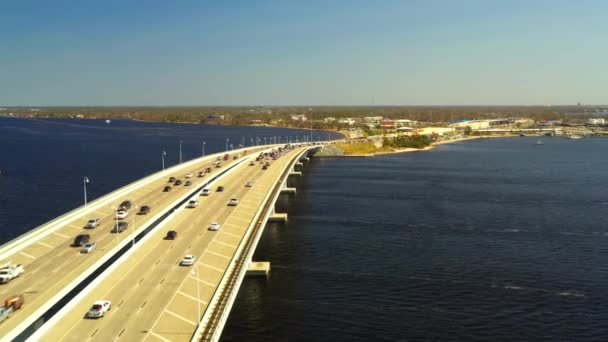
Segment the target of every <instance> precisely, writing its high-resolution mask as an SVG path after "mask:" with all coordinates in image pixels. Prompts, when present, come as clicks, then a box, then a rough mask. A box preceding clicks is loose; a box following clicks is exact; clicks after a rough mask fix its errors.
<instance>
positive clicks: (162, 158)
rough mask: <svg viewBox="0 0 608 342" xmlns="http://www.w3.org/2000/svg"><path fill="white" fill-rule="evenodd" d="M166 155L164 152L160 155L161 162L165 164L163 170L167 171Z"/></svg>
mask: <svg viewBox="0 0 608 342" xmlns="http://www.w3.org/2000/svg"><path fill="white" fill-rule="evenodd" d="M166 155H167V152H166V151H163V152H162V153H161V154H160V159H161V160H162V162H163V170H165V156H166Z"/></svg>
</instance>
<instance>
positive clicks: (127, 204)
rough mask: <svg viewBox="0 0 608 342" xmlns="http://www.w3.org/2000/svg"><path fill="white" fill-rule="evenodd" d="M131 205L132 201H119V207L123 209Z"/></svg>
mask: <svg viewBox="0 0 608 342" xmlns="http://www.w3.org/2000/svg"><path fill="white" fill-rule="evenodd" d="M132 205H133V203H131V201H128V200H127V201H122V203H120V206H119V207H120V208H121V209H125V210H129V209H131V206H132Z"/></svg>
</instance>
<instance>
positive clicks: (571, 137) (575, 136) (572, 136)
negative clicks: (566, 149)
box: [568, 134, 582, 139]
mask: <svg viewBox="0 0 608 342" xmlns="http://www.w3.org/2000/svg"><path fill="white" fill-rule="evenodd" d="M568 138H570V139H580V138H582V137H581V136H580V135H576V134H572V135H570V136H568Z"/></svg>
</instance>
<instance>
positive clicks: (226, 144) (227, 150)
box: [226, 138, 230, 151]
mask: <svg viewBox="0 0 608 342" xmlns="http://www.w3.org/2000/svg"><path fill="white" fill-rule="evenodd" d="M228 141H230V139H228V138H226V151H228Z"/></svg>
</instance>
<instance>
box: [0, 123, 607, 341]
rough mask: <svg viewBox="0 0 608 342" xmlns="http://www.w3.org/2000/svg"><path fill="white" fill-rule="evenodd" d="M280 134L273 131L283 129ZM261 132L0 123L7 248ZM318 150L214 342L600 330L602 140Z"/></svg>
mask: <svg viewBox="0 0 608 342" xmlns="http://www.w3.org/2000/svg"><path fill="white" fill-rule="evenodd" d="M279 132H280V133H279ZM277 134H281V135H296V134H299V135H301V134H308V132H307V131H299V132H297V133H295V132H294V131H290V130H275V129H272V128H255V127H225V126H201V125H175V124H161V123H142V122H133V121H113V122H112V124H111V125H109V126H108V125H106V124H105V123H104V122H103V121H95V120H44V121H33V120H23V119H8V118H6V119H5V118H0V148H1V151H2V154H1V155H0V170H2V175H0V234H1V236H0V238H1V239H2V241H6V240H8V239H10V238H12V237H14V236H16V235H19V234H21V233H22V232H24V231H27V230H28V229H31V228H33V227H35V226H37V225H39V224H41V223H43V222H45V221H47V220H49V219H52V218H54V217H56V216H58V215H60V214H62V213H64V212H66V211H68V210H71V209H73V208H75V207H77V206H79V205H81V204H82V176H88V177H89V178H90V179H91V183H89V198H90V199H93V198H95V197H98V196H101V195H103V194H105V193H108V192H110V191H112V190H114V189H116V188H117V187H119V186H122V185H124V184H127V183H129V182H131V181H134V180H136V179H139V178H141V177H143V176H145V175H147V174H149V173H151V172H154V171H156V170H159V169H160V167H161V165H160V164H161V160H160V153H161V151H162V150H165V151H167V152H168V156H167V160H166V161H167V165H173V164H175V163H176V162H177V160H178V149H179V140H183V159H184V160H188V159H191V158H194V157H196V156H198V155H200V152H201V151H200V142H201V141H202V139H203V138H204V139H205V140H206V141H207V145H206V152H207V153H211V152H214V151H221V150H223V149H224V148H225V139H226V137H228V138H229V139H230V140H231V141H233V140H234V141H238V140H239V139H240V137H241V136H245V137H246V138H247V137H255V136H256V135H258V136H267V137H268V136H273V135H277ZM536 140H538V138H532V137H530V138H528V137H525V138H509V139H490V140H476V141H468V142H462V143H456V144H451V145H443V146H439V147H438V148H436V149H434V150H430V151H425V152H419V153H407V154H401V155H390V156H383V157H374V158H336V159H320V158H313V159H312V162H311V163H310V164H309V165H308V166H307V167H306V168H305V170H304V176H303V177H302V178H301V179H300V180H294V184H292V185H295V186H297V187H298V193H297V195H296V196H295V197H282V198H281V200H280V202H279V203H278V205H277V207H278V211H279V212H288V213H289V222H288V223H287V224H285V225H282V224H271V225H269V226H267V228H266V230H265V232H264V235H263V237H262V240H261V241H260V245H259V247H258V249H257V251H256V256H255V259H256V260H268V261H271V263H272V271H271V274H270V277H269V278H268V279H246V280H245V282H244V283H243V286H242V287H241V291H240V293H239V296H238V297H237V300H236V302H235V305H234V307H233V310H232V312H231V315H230V319H229V321H228V324H227V325H226V328H225V331H224V335H223V340H224V341H257V340H264V341H370V340H372V341H382V340H384V341H397V340H399V341H402V340H440V341H444V340H493V341H494V340H509V341H511V340H517V341H519V340H533V341H537V340H551V341H554V340H576V341H580V340H605V339H606V336H608V323H606V322H607V318H608V286H607V285H608V266H607V265H608V225H607V224H606V222H608V213H607V211H608V191H606V188H607V186H606V185H607V184H608V158H606V153H605V151H607V150H608V139H599V138H598V139H580V140H567V139H562V138H542V140H543V141H544V143H545V144H544V145H536V144H535V142H536Z"/></svg>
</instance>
